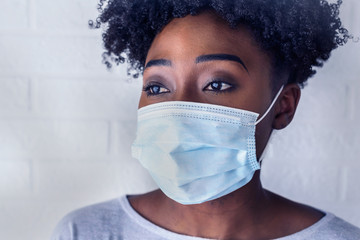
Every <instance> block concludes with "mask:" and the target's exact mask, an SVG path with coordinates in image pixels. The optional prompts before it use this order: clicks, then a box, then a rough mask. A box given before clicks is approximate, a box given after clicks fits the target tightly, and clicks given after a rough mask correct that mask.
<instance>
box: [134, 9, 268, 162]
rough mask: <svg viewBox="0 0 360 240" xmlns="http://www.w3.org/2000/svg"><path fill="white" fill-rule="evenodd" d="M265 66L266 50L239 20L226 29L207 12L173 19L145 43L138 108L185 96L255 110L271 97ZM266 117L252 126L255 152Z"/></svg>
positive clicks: (261, 140) (261, 142) (261, 109)
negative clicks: (148, 43) (146, 45)
mask: <svg viewBox="0 0 360 240" xmlns="http://www.w3.org/2000/svg"><path fill="white" fill-rule="evenodd" d="M271 70H272V69H271V60H270V58H269V56H268V55H267V54H266V53H265V52H263V51H262V50H261V49H260V47H259V46H258V44H257V43H256V42H255V40H254V39H253V36H252V34H251V32H250V30H248V29H247V28H246V27H245V26H242V25H240V26H239V27H238V28H237V29H231V28H230V27H228V25H227V24H226V23H225V22H224V21H223V20H222V19H220V18H219V17H217V16H216V15H215V14H213V13H211V12H206V13H202V14H200V15H198V16H186V17H185V18H178V19H174V20H173V21H171V22H170V23H169V24H168V25H166V26H165V28H164V29H163V30H162V31H161V32H160V33H159V34H158V35H157V36H156V38H155V39H154V41H153V43H152V45H151V47H150V49H149V52H148V55H147V58H146V64H145V70H144V75H143V85H144V89H143V92H142V94H141V98H140V103H139V108H141V107H144V106H147V105H150V104H153V103H159V102H164V101H191V102H200V103H210V104H216V105H223V106H228V107H233V108H239V109H244V110H248V111H252V112H256V113H259V114H260V116H261V115H262V114H263V113H264V112H265V111H266V109H267V108H268V107H269V105H270V103H271V101H272V96H273V94H272V84H271V82H270V79H271V77H270V76H271V72H272V71H271ZM269 116H271V114H269ZM269 118H270V117H266V118H265V119H264V120H263V121H262V122H260V123H259V124H258V125H257V126H256V141H257V153H258V157H259V154H260V153H261V152H262V150H263V148H264V147H265V144H266V142H267V139H268V136H269V135H270V132H271V122H270V120H269Z"/></svg>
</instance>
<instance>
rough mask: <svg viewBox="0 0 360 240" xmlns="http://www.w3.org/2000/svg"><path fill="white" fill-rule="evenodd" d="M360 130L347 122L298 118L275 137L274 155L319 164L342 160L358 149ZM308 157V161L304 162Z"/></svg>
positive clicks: (273, 141) (339, 162) (282, 159)
mask: <svg viewBox="0 0 360 240" xmlns="http://www.w3.org/2000/svg"><path fill="white" fill-rule="evenodd" d="M356 140H359V138H358V133H356V130H355V132H354V129H353V128H348V126H347V125H345V124H336V123H335V124H321V123H304V122H296V123H295V122H294V123H293V124H291V125H290V126H288V127H287V128H286V129H283V130H280V131H278V132H277V134H276V135H275V136H274V138H273V139H272V143H273V149H272V150H273V151H272V156H271V158H279V159H281V161H284V162H287V161H289V160H291V161H294V162H303V163H305V164H313V162H314V161H315V160H316V165H327V164H329V161H331V164H335V165H338V164H341V163H342V162H344V161H346V160H347V159H346V158H347V157H348V156H352V155H353V154H354V153H356V151H357V150H356V149H357V146H356V144H357V142H356ZM304 161H308V162H304Z"/></svg>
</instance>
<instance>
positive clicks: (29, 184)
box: [0, 0, 360, 240]
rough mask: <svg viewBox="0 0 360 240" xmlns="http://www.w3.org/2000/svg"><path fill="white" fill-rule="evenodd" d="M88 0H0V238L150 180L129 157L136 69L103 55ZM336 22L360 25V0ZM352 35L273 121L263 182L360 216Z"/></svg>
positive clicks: (44, 232) (358, 48)
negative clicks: (285, 123) (129, 74)
mask: <svg viewBox="0 0 360 240" xmlns="http://www.w3.org/2000/svg"><path fill="white" fill-rule="evenodd" d="M96 5H97V1H96V0H91V1H88V0H62V1H48V0H3V1H2V4H1V8H0V21H1V23H2V24H1V25H0V49H1V56H2V57H1V58H0V239H9V240H23V239H32V240H33V239H34V240H42V239H48V238H49V236H50V233H51V231H52V230H53V228H54V226H55V224H56V223H57V222H58V221H59V219H60V218H61V217H62V216H63V215H64V214H66V213H67V212H69V211H71V210H73V209H75V208H78V207H81V206H84V205H87V204H91V203H94V202H98V201H103V200H106V199H110V198H114V197H117V196H119V195H122V194H125V193H137V192H143V191H147V190H150V189H152V188H154V187H155V185H154V184H153V182H152V181H151V180H150V178H149V175H148V174H147V173H146V172H145V171H144V170H143V169H142V168H141V167H140V165H139V163H138V162H137V161H134V160H132V159H131V157H130V144H131V142H132V140H133V139H134V134H135V129H136V120H135V118H136V108H137V101H138V97H139V92H140V88H141V83H140V81H141V80H136V81H129V80H128V79H126V74H125V69H126V67H125V66H120V67H118V68H116V69H114V70H113V71H112V72H108V71H106V69H105V66H104V65H102V64H101V53H102V49H101V34H100V32H99V31H90V30H88V28H87V21H88V19H90V18H92V19H93V18H94V17H95V16H96V15H97V12H96ZM343 9H344V12H343V13H342V15H343V16H344V23H345V24H346V25H347V26H349V28H350V29H351V30H352V32H353V33H354V34H356V35H358V36H360V19H359V12H360V11H359V10H360V3H359V2H358V1H356V0H351V1H350V0H348V1H345V3H344V6H343ZM359 76H360V43H357V44H355V43H349V44H348V45H347V46H346V47H343V48H341V49H338V50H336V51H335V52H334V54H333V56H332V58H331V60H330V61H329V62H328V63H327V64H326V65H325V67H324V68H323V69H321V70H319V73H318V74H317V76H316V77H315V78H313V79H310V81H309V86H307V87H306V88H305V89H304V91H303V94H302V99H301V102H300V106H299V109H298V112H297V114H296V118H295V120H294V122H293V123H292V124H291V125H290V126H289V127H288V128H287V129H285V130H283V131H281V132H279V133H277V135H276V136H275V137H274V140H273V141H272V144H271V148H270V152H269V155H268V157H267V158H266V159H265V160H264V165H263V173H262V178H263V182H264V185H265V186H266V187H268V188H269V189H271V190H273V191H275V192H277V193H280V194H283V195H284V196H287V197H289V198H292V199H294V200H297V201H301V202H305V203H308V204H310V205H314V206H316V207H319V208H321V209H324V210H328V211H332V212H334V213H335V214H337V215H339V216H341V217H343V218H345V219H346V220H348V221H350V222H352V223H354V224H356V225H358V226H360V187H359V181H360V175H359V172H360V161H358V160H359V155H360V148H359V143H360V128H359V126H358V121H359V119H360V110H359V107H358V106H359V104H360V97H359V96H360V79H359Z"/></svg>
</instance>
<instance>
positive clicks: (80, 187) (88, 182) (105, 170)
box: [34, 156, 149, 202]
mask: <svg viewBox="0 0 360 240" xmlns="http://www.w3.org/2000/svg"><path fill="white" fill-rule="evenodd" d="M123 160H124V159H121V158H120V159H119V160H118V161H106V159H105V156H104V157H99V158H97V159H94V158H93V159H92V160H91V161H90V160H88V161H74V160H69V159H62V160H57V161H48V160H47V161H41V160H39V161H36V163H35V164H34V176H35V178H34V189H35V194H37V195H38V196H43V195H46V198H47V199H49V200H56V201H65V200H71V201H73V202H78V201H84V199H93V200H94V199H95V200H96V201H100V200H104V199H109V198H114V197H118V196H120V195H123V194H126V193H132V192H142V191H143V190H144V186H145V187H146V186H148V185H149V181H148V180H147V176H146V174H145V175H141V173H142V171H143V170H142V169H140V170H139V169H136V168H134V167H132V166H131V165H130V166H127V165H126V164H124V161H123ZM126 161H127V160H125V162H126Z"/></svg>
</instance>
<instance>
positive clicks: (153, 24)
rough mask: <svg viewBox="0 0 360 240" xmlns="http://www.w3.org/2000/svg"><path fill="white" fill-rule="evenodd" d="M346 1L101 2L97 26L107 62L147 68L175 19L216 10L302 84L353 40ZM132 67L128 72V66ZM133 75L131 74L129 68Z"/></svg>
mask: <svg viewBox="0 0 360 240" xmlns="http://www.w3.org/2000/svg"><path fill="white" fill-rule="evenodd" d="M341 3H342V1H341V0H337V2H336V3H328V2H327V1H326V0H300V1H299V0H276V1H273V0H182V1H179V0H109V1H106V0H100V2H99V4H98V10H99V11H100V15H99V17H98V18H97V19H96V21H95V22H94V21H91V20H90V21H89V26H90V27H92V28H100V27H101V26H102V25H104V33H103V42H104V47H105V50H106V51H105V52H104V54H103V62H104V63H105V64H106V65H107V67H108V68H111V66H112V63H111V62H113V63H116V64H119V63H124V62H125V57H126V58H127V62H128V63H129V64H130V69H132V70H136V71H137V72H143V69H144V64H145V59H146V56H147V52H148V50H149V48H150V46H151V43H152V41H153V39H154V38H155V36H156V35H157V34H158V33H159V32H160V31H161V30H162V29H163V28H164V27H165V26H166V25H167V24H168V23H169V22H170V21H171V20H172V19H174V18H181V17H185V16H186V15H189V14H191V15H197V14H199V13H201V12H202V11H205V10H213V11H215V12H216V14H218V15H219V16H221V17H222V18H223V19H224V20H225V21H226V22H227V23H228V25H229V27H231V28H233V29H236V27H237V26H238V25H239V24H240V23H242V24H245V25H247V26H249V27H250V29H251V31H252V33H253V35H254V37H255V40H256V41H257V42H258V43H259V45H260V47H261V48H262V49H263V50H264V51H265V52H268V53H269V54H270V56H272V59H273V67H274V71H275V72H276V73H278V72H279V71H283V70H284V69H287V70H288V71H289V72H290V77H289V79H288V83H298V84H299V85H300V86H303V85H304V83H305V82H306V81H307V79H308V78H309V77H311V76H313V75H314V74H315V73H316V71H315V70H314V67H321V66H322V65H323V63H324V61H326V60H327V59H328V58H329V57H330V52H331V51H332V50H333V49H335V48H337V47H338V46H340V45H344V44H345V43H346V42H347V41H348V39H350V38H353V37H352V36H351V35H350V34H349V33H348V31H347V29H346V28H344V27H343V26H342V23H341V20H340V18H339V8H340V5H341ZM128 71H129V70H128ZM128 74H129V75H130V73H129V72H128ZM136 75H138V74H135V77H137V76H136Z"/></svg>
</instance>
